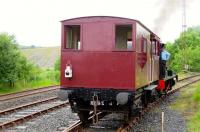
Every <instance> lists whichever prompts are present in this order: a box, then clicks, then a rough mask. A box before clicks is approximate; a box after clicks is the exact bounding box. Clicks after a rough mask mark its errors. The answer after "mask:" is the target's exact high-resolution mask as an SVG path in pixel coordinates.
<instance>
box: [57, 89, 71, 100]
mask: <svg viewBox="0 0 200 132" xmlns="http://www.w3.org/2000/svg"><path fill="white" fill-rule="evenodd" d="M70 93H71V91H70V90H62V89H61V90H60V91H58V93H57V95H58V98H59V99H60V100H61V101H66V100H68V96H69V94H70Z"/></svg>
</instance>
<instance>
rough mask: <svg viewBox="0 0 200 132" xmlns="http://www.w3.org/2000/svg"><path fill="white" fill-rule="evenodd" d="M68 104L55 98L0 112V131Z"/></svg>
mask: <svg viewBox="0 0 200 132" xmlns="http://www.w3.org/2000/svg"><path fill="white" fill-rule="evenodd" d="M68 104H69V103H68V102H67V101H60V100H58V98H57V97H52V98H49V99H44V100H40V101H36V102H31V103H28V104H24V105H21V106H17V107H14V108H10V109H7V110H4V111H0V130H3V129H7V128H8V127H12V126H15V125H17V124H20V123H23V122H26V121H27V120H30V119H33V118H35V117H37V116H40V115H43V114H45V113H48V112H51V111H53V110H56V109H59V108H62V107H65V106H67V105H68Z"/></svg>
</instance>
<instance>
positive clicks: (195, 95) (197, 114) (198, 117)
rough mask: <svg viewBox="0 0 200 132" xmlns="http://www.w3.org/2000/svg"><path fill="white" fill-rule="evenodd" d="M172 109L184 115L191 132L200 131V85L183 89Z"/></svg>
mask: <svg viewBox="0 0 200 132" xmlns="http://www.w3.org/2000/svg"><path fill="white" fill-rule="evenodd" d="M171 107H172V109H175V110H177V111H180V112H182V113H183V115H184V117H185V118H186V122H187V130H188V131H189V132H199V131H200V83H197V84H195V85H192V86H189V87H187V89H183V90H182V92H181V95H180V96H179V97H178V99H177V101H176V102H175V103H174V104H172V106H171Z"/></svg>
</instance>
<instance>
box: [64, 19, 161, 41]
mask: <svg viewBox="0 0 200 132" xmlns="http://www.w3.org/2000/svg"><path fill="white" fill-rule="evenodd" d="M98 17H99V18H100V17H102V18H103V17H105V18H116V19H124V20H131V21H135V22H137V23H139V24H140V25H141V26H143V27H144V28H145V29H147V30H148V31H149V32H151V33H152V34H154V35H155V36H157V35H156V34H155V33H154V32H153V31H151V30H150V29H149V28H147V27H146V26H145V25H144V24H143V23H141V22H140V21H139V20H136V19H131V18H126V17H118V16H84V17H75V18H70V19H65V20H62V21H60V22H64V21H71V20H78V19H85V18H98ZM157 37H158V36H157ZM158 38H159V37H158Z"/></svg>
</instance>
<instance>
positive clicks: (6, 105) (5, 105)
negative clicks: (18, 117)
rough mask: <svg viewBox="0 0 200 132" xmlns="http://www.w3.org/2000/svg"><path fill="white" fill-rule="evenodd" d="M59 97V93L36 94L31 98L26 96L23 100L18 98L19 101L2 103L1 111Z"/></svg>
mask: <svg viewBox="0 0 200 132" xmlns="http://www.w3.org/2000/svg"><path fill="white" fill-rule="evenodd" d="M54 96H57V92H56V91H55V90H54V91H49V92H45V93H40V94H34V95H30V96H25V97H22V98H17V99H11V100H8V101H1V102H0V110H5V109H8V108H11V107H16V106H19V105H22V104H26V103H30V102H33V101H38V100H41V99H47V98H50V97H54Z"/></svg>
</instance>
